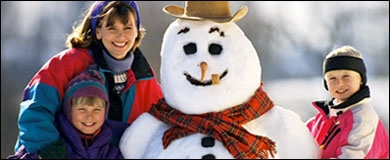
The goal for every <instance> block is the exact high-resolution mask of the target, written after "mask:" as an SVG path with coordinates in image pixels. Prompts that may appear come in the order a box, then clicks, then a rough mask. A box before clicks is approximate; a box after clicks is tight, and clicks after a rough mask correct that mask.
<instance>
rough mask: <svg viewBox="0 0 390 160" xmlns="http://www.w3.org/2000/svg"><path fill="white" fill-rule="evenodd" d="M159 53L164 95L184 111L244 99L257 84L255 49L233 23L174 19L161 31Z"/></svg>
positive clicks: (211, 108) (198, 111)
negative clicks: (163, 32) (164, 30)
mask: <svg viewBox="0 0 390 160" xmlns="http://www.w3.org/2000/svg"><path fill="white" fill-rule="evenodd" d="M161 56H162V66H161V83H162V91H163V93H164V97H165V100H166V102H167V103H168V104H169V105H170V106H172V107H173V108H175V109H177V110H180V111H181V112H183V113H186V114H202V113H207V112H218V111H222V110H225V109H227V108H230V107H232V106H234V105H238V104H241V103H245V102H247V101H248V100H249V99H250V97H251V96H252V95H253V94H254V92H255V90H256V89H257V88H258V87H259V86H260V81H261V67H260V61H259V58H258V56H257V52H256V50H255V48H254V47H253V45H252V43H251V42H250V41H249V40H248V38H247V37H246V36H245V34H244V33H243V32H242V30H241V29H240V28H239V27H238V26H237V25H236V24H235V23H234V22H228V23H216V22H212V21H194V20H185V19H177V20H176V21H174V22H173V23H172V24H170V26H169V27H168V29H167V31H166V32H165V35H164V40H163V45H162V51H161ZM202 68H203V71H202ZM213 79H214V80H213Z"/></svg>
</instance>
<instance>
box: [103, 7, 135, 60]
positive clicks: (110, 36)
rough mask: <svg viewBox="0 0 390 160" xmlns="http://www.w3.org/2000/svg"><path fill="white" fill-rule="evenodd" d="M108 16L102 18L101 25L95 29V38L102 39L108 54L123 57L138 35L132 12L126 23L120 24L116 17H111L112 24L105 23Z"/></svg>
mask: <svg viewBox="0 0 390 160" xmlns="http://www.w3.org/2000/svg"><path fill="white" fill-rule="evenodd" d="M107 19H108V16H106V17H104V18H103V24H102V27H100V28H97V29H96V38H97V39H98V40H100V39H101V40H102V42H103V45H104V47H106V49H107V50H108V52H109V54H110V55H111V56H113V57H114V58H116V59H123V58H124V57H125V56H126V54H127V52H129V50H130V49H131V48H132V47H133V45H134V42H135V38H137V36H138V30H137V24H136V22H135V18H134V16H133V14H132V13H130V15H129V20H128V23H127V24H122V22H121V21H120V19H119V18H118V17H115V18H114V19H113V22H114V24H113V25H112V26H106V25H107Z"/></svg>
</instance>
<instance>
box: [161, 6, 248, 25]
mask: <svg viewBox="0 0 390 160" xmlns="http://www.w3.org/2000/svg"><path fill="white" fill-rule="evenodd" d="M163 11H164V12H165V13H167V14H169V15H171V16H173V17H176V18H181V19H189V20H210V21H214V22H217V23H226V22H232V21H233V22H237V21H239V20H240V19H241V18H243V17H244V16H245V15H246V14H247V12H248V7H247V6H243V7H241V8H240V10H238V11H237V13H236V14H234V16H231V14H230V8H229V1H186V2H185V8H183V7H180V6H177V5H169V6H165V7H164V8H163Z"/></svg>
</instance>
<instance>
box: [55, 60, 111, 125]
mask: <svg viewBox="0 0 390 160" xmlns="http://www.w3.org/2000/svg"><path fill="white" fill-rule="evenodd" d="M95 68H96V65H92V66H90V67H88V69H87V70H86V71H84V72H83V73H81V74H80V75H78V76H76V77H75V78H73V79H72V80H71V81H70V82H69V84H68V87H67V89H66V92H65V98H64V101H63V102H64V103H63V107H62V108H63V111H64V113H65V115H66V118H68V120H69V121H71V120H72V119H71V111H72V104H71V103H72V99H74V98H79V97H88V96H95V97H99V98H101V99H103V100H104V101H105V102H106V113H105V114H106V116H105V117H107V114H108V109H109V100H108V96H107V95H108V93H107V89H106V88H105V86H104V78H103V77H102V75H100V74H99V72H97V71H96V69H95Z"/></svg>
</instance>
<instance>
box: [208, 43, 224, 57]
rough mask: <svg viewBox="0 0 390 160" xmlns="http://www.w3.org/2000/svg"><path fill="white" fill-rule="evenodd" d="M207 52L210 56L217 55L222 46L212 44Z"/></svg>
mask: <svg viewBox="0 0 390 160" xmlns="http://www.w3.org/2000/svg"><path fill="white" fill-rule="evenodd" d="M209 52H210V54H212V55H219V54H221V52H222V46H221V45H219V44H215V43H212V44H210V46H209Z"/></svg>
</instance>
